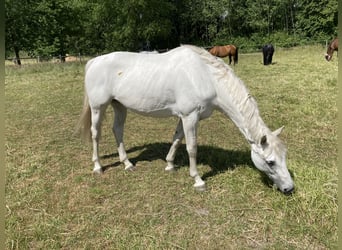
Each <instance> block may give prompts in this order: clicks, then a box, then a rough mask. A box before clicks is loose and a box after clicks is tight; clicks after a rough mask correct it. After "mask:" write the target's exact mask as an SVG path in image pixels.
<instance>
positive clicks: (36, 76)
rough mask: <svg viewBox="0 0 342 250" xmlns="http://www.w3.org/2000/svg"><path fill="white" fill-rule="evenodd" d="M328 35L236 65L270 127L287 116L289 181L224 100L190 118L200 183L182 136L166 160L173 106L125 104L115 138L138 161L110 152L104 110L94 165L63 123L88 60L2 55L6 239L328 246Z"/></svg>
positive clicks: (332, 125)
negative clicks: (7, 61) (201, 116)
mask: <svg viewBox="0 0 342 250" xmlns="http://www.w3.org/2000/svg"><path fill="white" fill-rule="evenodd" d="M323 53H324V48H322V47H315V46H312V47H302V48H294V49H290V50H277V51H276V53H275V56H274V64H273V65H271V66H268V67H265V66H263V65H262V64H261V61H262V58H261V54H241V55H240V59H239V64H238V65H237V66H235V67H234V69H235V72H236V74H237V75H238V76H239V77H240V78H241V79H242V80H243V81H244V82H245V83H246V85H247V86H248V88H249V89H250V92H251V93H252V94H253V95H254V96H255V98H256V100H257V102H258V105H259V109H260V112H261V115H262V117H263V119H264V120H265V122H266V124H267V125H268V126H269V127H270V128H271V129H277V128H278V127H280V126H282V125H285V130H284V131H283V133H282V135H281V137H282V138H283V140H284V141H285V142H286V144H287V147H288V168H289V169H290V171H291V173H292V174H293V176H294V181H295V184H296V188H297V189H296V192H295V193H294V194H293V195H292V196H285V195H283V194H282V193H280V192H279V191H277V190H275V189H273V188H272V187H271V186H270V185H269V182H268V180H267V179H265V177H264V176H263V175H261V174H260V173H259V172H258V171H257V170H256V169H255V168H254V167H253V165H252V163H251V160H250V151H249V146H248V143H247V142H246V141H245V139H244V138H243V136H242V135H241V134H240V133H239V131H238V129H237V128H236V127H235V126H234V125H233V123H232V122H231V121H229V120H228V119H227V118H226V117H224V116H223V115H222V114H221V113H218V112H215V113H214V114H213V116H211V117H210V118H209V119H207V120H204V121H202V122H201V124H200V126H199V139H198V143H199V148H198V150H199V155H198V164H199V171H200V173H201V174H202V175H203V177H204V179H205V181H206V183H207V191H205V192H202V193H201V192H196V191H195V190H194V189H193V186H192V185H193V180H192V178H190V177H189V173H188V157H187V154H186V151H185V147H184V146H183V147H181V148H180V150H179V152H178V154H177V156H176V164H177V165H178V166H179V169H178V171H176V172H174V173H167V172H165V171H164V167H165V166H166V163H165V161H164V158H165V156H166V153H167V151H168V148H169V146H170V140H171V138H172V135H173V131H174V129H175V126H176V124H177V119H176V118H169V119H154V118H147V117H143V116H139V115H136V114H133V113H129V114H128V117H127V122H126V128H125V131H126V133H125V141H126V147H127V150H128V152H129V153H128V154H129V157H130V158H131V159H132V161H133V162H134V163H136V165H137V169H136V170H135V171H133V172H132V171H124V170H123V168H124V167H123V166H122V165H120V164H119V163H118V157H117V153H116V150H115V143H114V137H113V135H112V133H111V120H112V117H113V115H112V111H111V110H110V109H108V112H107V118H106V120H105V121H104V124H103V134H102V140H101V143H100V153H101V155H102V156H103V159H102V161H103V164H104V165H106V166H108V169H107V171H106V172H105V173H104V174H103V175H102V176H94V175H93V174H92V167H93V166H92V162H91V153H92V152H91V145H89V144H83V143H82V142H81V140H80V139H79V138H77V137H75V136H73V135H72V134H73V129H74V127H75V124H76V121H77V119H78V117H79V114H80V111H81V107H82V101H83V77H84V76H83V73H84V65H83V64H79V63H69V64H47V63H44V64H40V65H33V64H32V65H26V66H25V65H23V66H22V67H21V68H18V67H14V66H9V65H8V66H6V85H5V91H6V92H5V95H6V100H5V104H6V113H5V124H6V141H5V145H6V172H7V175H6V208H7V215H6V237H7V241H6V247H7V249H61V248H62V249H254V248H257V249H337V107H336V99H337V59H336V55H334V59H333V61H332V62H330V63H328V62H326V61H325V60H324V58H323Z"/></svg>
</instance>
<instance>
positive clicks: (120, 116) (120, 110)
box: [112, 101, 134, 170]
mask: <svg viewBox="0 0 342 250" xmlns="http://www.w3.org/2000/svg"><path fill="white" fill-rule="evenodd" d="M112 106H113V109H114V113H115V114H114V125H113V133H114V136H115V140H116V144H117V147H118V152H119V159H120V162H122V163H124V164H125V170H129V169H132V168H133V167H134V165H133V164H132V163H131V162H130V161H129V160H128V158H127V153H126V150H125V146H124V143H123V132H124V124H125V121H126V116H127V109H126V107H124V106H123V105H122V104H121V103H119V102H117V101H112Z"/></svg>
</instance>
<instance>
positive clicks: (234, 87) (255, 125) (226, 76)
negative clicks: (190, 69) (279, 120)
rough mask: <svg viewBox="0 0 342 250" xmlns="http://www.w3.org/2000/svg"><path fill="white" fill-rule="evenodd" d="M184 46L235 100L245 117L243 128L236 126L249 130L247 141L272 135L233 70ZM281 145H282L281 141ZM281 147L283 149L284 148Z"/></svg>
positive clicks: (214, 58) (252, 99)
mask: <svg viewBox="0 0 342 250" xmlns="http://www.w3.org/2000/svg"><path fill="white" fill-rule="evenodd" d="M182 46H183V47H186V48H189V49H191V50H192V51H194V52H195V53H197V54H198V55H199V56H200V58H201V59H202V60H203V61H204V62H205V63H206V64H208V65H210V66H212V67H213V68H214V69H215V74H213V75H214V76H215V77H216V80H217V81H216V82H217V84H218V85H219V86H220V88H221V89H223V90H226V92H227V93H228V94H229V95H231V97H232V98H231V100H233V102H234V105H235V107H236V108H237V109H238V112H240V114H241V116H242V117H243V120H244V121H243V123H244V124H243V126H240V125H239V124H236V125H237V126H238V127H239V129H240V130H244V129H247V131H243V133H244V135H245V136H246V139H247V140H249V141H250V142H255V143H257V142H259V141H260V139H261V137H262V136H264V135H265V134H266V135H268V134H270V133H271V131H270V130H269V129H268V127H267V126H266V125H265V123H264V122H263V120H262V118H261V117H260V114H259V108H258V105H257V103H256V101H255V99H254V98H253V96H252V95H251V94H250V93H249V91H248V89H247V87H246V86H245V84H244V83H243V82H242V80H240V79H239V78H238V77H237V76H236V75H235V74H234V72H233V69H232V68H230V67H229V66H228V65H227V64H226V63H225V62H224V61H223V60H222V59H220V58H217V57H215V56H212V55H211V54H210V53H209V52H208V51H206V50H205V49H203V48H200V47H196V46H192V45H182ZM279 143H280V144H281V141H280V140H279ZM279 146H280V145H279ZM280 147H281V148H283V147H282V146H280Z"/></svg>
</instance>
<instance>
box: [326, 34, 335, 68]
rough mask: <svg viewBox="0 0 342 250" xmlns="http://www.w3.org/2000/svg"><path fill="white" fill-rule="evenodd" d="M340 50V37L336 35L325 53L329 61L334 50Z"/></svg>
mask: <svg viewBox="0 0 342 250" xmlns="http://www.w3.org/2000/svg"><path fill="white" fill-rule="evenodd" d="M335 50H336V52H337V51H338V38H337V37H336V38H335V39H334V40H332V41H331V42H330V44H329V46H328V49H327V53H326V54H325V59H326V60H327V61H328V62H329V61H330V60H331V58H332V56H333V53H334V51H335Z"/></svg>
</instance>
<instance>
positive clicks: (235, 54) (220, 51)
mask: <svg viewBox="0 0 342 250" xmlns="http://www.w3.org/2000/svg"><path fill="white" fill-rule="evenodd" d="M208 51H209V53H210V54H212V55H213V56H217V57H221V58H223V57H226V56H228V58H229V65H230V64H231V63H232V58H233V61H234V65H235V64H237V63H238V59H239V49H238V47H236V46H235V45H224V46H214V47H212V48H211V49H209V50H208Z"/></svg>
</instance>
